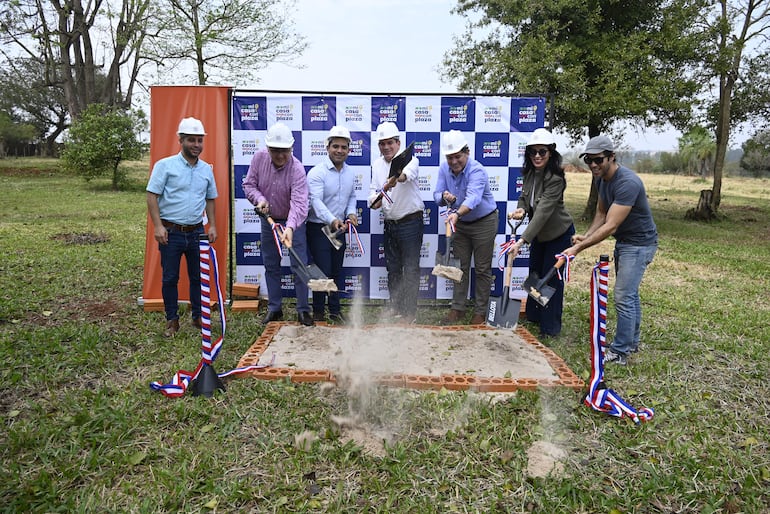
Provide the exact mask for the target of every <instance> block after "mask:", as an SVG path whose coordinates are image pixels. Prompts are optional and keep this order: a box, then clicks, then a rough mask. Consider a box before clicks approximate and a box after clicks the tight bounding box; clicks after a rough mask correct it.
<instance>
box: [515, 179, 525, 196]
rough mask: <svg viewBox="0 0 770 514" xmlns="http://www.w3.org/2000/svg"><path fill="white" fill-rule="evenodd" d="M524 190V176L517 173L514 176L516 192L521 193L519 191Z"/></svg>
mask: <svg viewBox="0 0 770 514" xmlns="http://www.w3.org/2000/svg"><path fill="white" fill-rule="evenodd" d="M523 190H524V177H522V176H521V175H519V176H518V177H516V192H517V193H519V194H521V192H522V191H523Z"/></svg>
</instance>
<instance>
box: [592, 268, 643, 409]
mask: <svg viewBox="0 0 770 514" xmlns="http://www.w3.org/2000/svg"><path fill="white" fill-rule="evenodd" d="M609 269H610V265H609V262H607V261H600V262H598V263H597V264H596V265H595V266H594V268H593V272H592V275H591V378H590V380H589V383H588V394H587V395H586V397H585V399H584V400H583V403H585V404H586V405H588V406H589V407H591V408H592V409H594V410H595V411H598V412H604V413H607V414H609V415H610V416H615V417H617V418H622V417H623V416H627V417H629V418H631V419H632V420H633V421H634V423H637V424H639V423H641V422H643V421H649V420H651V419H652V417H653V416H654V415H655V413H654V411H653V410H652V409H651V408H649V407H644V408H642V409H639V410H636V409H634V408H633V407H632V406H631V405H629V404H628V403H627V402H626V401H625V400H623V398H621V397H620V396H619V395H618V394H617V393H616V392H615V391H613V390H612V389H609V388H608V387H607V385H606V383H605V382H604V351H605V346H606V343H607V340H606V334H607V291H608V290H609V287H608V285H609V278H608V277H609Z"/></svg>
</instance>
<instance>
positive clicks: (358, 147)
mask: <svg viewBox="0 0 770 514" xmlns="http://www.w3.org/2000/svg"><path fill="white" fill-rule="evenodd" d="M363 156H364V140H363V139H360V138H359V139H356V138H353V139H351V140H350V153H349V154H348V159H350V158H351V157H352V158H357V157H358V158H360V157H363Z"/></svg>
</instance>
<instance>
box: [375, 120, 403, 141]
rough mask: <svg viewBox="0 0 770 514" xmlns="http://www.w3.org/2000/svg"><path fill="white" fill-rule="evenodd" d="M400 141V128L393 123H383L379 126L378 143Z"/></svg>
mask: <svg viewBox="0 0 770 514" xmlns="http://www.w3.org/2000/svg"><path fill="white" fill-rule="evenodd" d="M394 137H395V138H396V139H398V137H399V133H398V127H397V126H396V124H395V123H393V122H392V121H383V122H382V123H380V124H379V125H377V141H384V140H385V139H392V138H394Z"/></svg>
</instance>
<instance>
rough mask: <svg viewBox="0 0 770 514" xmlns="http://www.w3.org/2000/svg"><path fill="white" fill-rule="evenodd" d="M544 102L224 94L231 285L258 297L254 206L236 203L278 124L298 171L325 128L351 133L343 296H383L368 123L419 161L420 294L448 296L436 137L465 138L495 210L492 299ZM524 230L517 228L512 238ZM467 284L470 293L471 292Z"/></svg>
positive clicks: (515, 287)
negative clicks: (438, 266)
mask: <svg viewBox="0 0 770 514" xmlns="http://www.w3.org/2000/svg"><path fill="white" fill-rule="evenodd" d="M545 108H546V99H545V97H526V98H523V97H515V98H514V97H508V96H478V95H468V96H462V95H364V94H345V95H336V94H323V93H314V94H310V93H308V94H287V93H263V92H260V93H257V92H249V91H238V90H236V91H234V93H233V97H232V120H233V121H232V145H233V163H234V177H233V181H234V185H235V187H234V208H233V213H234V217H235V220H234V223H235V224H234V227H235V234H236V235H235V244H236V256H235V265H236V272H235V275H236V276H235V280H236V281H237V282H246V283H258V284H260V289H261V290H262V291H267V289H266V284H265V280H264V267H263V265H262V253H261V245H262V242H261V241H260V239H261V237H260V225H259V223H260V221H259V218H258V217H257V216H256V215H255V214H254V209H253V206H252V205H251V204H250V203H249V202H248V200H246V199H245V196H244V194H243V188H242V182H243V179H244V177H245V176H246V172H247V171H248V169H249V163H250V162H251V158H252V156H253V155H254V153H255V152H256V151H257V150H260V149H262V148H264V146H265V136H266V134H267V129H268V127H270V126H272V125H273V124H274V123H276V122H279V121H280V122H282V123H284V124H286V125H287V126H288V127H289V128H291V130H292V132H293V133H294V139H295V142H294V149H293V150H294V156H295V157H297V158H298V159H299V160H300V161H302V164H303V165H304V166H305V170H306V171H309V170H310V168H312V167H313V166H315V165H316V164H318V163H319V162H320V161H321V160H322V159H323V157H324V156H325V155H326V148H325V146H324V145H325V139H326V134H327V132H328V130H329V129H330V128H331V127H332V126H334V125H342V126H344V127H346V128H347V129H348V130H350V133H351V136H352V141H351V151H350V155H349V157H348V161H347V162H348V165H350V166H351V167H352V168H353V172H354V173H355V175H356V185H355V189H356V196H357V199H358V211H359V220H361V222H362V223H361V226H359V228H358V231H359V237H360V238H361V242H362V243H363V245H364V249H365V252H364V253H363V254H361V252H360V251H359V250H358V247H357V246H356V245H353V246H354V248H351V245H348V251H347V253H346V255H345V267H344V269H343V273H344V276H345V279H344V281H345V289H346V292H347V293H348V295H349V296H351V297H352V296H354V295H361V296H363V297H365V298H373V299H385V298H388V290H387V286H386V284H387V280H386V275H387V273H386V271H385V262H384V260H383V256H382V254H383V252H382V232H383V220H382V214H381V211H380V210H379V209H378V210H370V209H369V208H368V207H367V204H366V198H367V197H368V196H369V182H370V180H371V164H372V162H374V161H375V160H376V159H377V158H379V149H378V148H377V144H376V142H373V137H372V136H373V134H374V131H375V129H376V128H377V125H379V124H380V123H382V122H383V121H392V122H394V123H395V124H396V125H397V126H398V128H399V130H400V131H401V134H402V138H404V139H402V140H403V141H404V143H403V144H405V145H408V144H410V143H412V142H414V143H415V146H414V155H415V156H416V157H417V158H418V159H419V161H420V179H419V187H420V191H421V193H422V198H423V200H424V201H425V216H424V223H425V232H424V236H423V248H422V252H421V257H420V266H421V268H422V273H421V277H420V298H422V299H449V298H451V297H452V288H453V285H454V282H452V281H448V280H445V279H443V278H441V277H436V276H433V275H431V270H432V269H433V265H434V264H435V255H436V252H437V251H438V250H439V249H440V248H439V240H441V242H442V248H441V249H442V251H443V239H444V236H443V235H442V236H439V232H440V233H441V234H443V232H444V230H443V225H442V226H441V229H440V230H439V226H440V216H439V210H438V208H437V206H436V204H435V203H434V202H433V194H432V193H433V189H434V188H435V186H436V182H437V180H438V169H439V166H440V164H441V162H442V160H443V156H442V155H441V152H440V148H441V139H442V138H443V137H444V136H445V134H446V133H447V132H448V131H450V130H455V129H456V130H460V131H462V132H464V133H465V136H466V139H467V140H468V142H469V147H470V150H471V155H472V156H474V158H475V159H476V160H478V161H479V162H480V163H482V164H483V165H484V167H485V168H486V170H487V173H488V175H489V184H490V188H491V189H492V192H493V194H494V195H495V199H496V201H497V203H498V208H499V210H500V224H499V229H498V236H497V240H496V244H495V255H494V256H493V267H494V269H495V274H496V276H495V283H494V290H493V292H492V294H493V295H496V296H499V295H500V294H501V292H502V286H503V284H502V281H503V273H502V271H500V270H499V269H498V268H497V267H496V266H494V265H495V264H496V263H497V262H498V260H497V257H498V252H499V250H500V245H501V244H502V243H504V242H505V241H506V239H507V238H508V237H509V236H510V234H507V229H508V225H507V223H506V221H505V219H506V215H507V213H508V212H509V211H511V210H513V209H514V208H515V206H516V201H517V200H518V198H519V194H520V193H521V187H522V179H521V167H522V163H523V161H524V149H525V146H526V142H527V141H528V140H529V137H530V135H531V133H532V132H533V131H534V130H535V129H537V128H541V127H543V125H544V122H545V110H546V109H545ZM524 228H525V226H524V225H522V226H521V227H520V228H519V234H521V233H522V232H523V231H524ZM528 257H529V254H528V251H527V249H526V248H525V249H524V251H523V252H522V253H521V254H520V255H519V257H517V258H516V261H515V262H514V269H513V273H512V275H513V276H512V279H511V297H512V298H518V299H521V298H524V297H526V293H525V292H524V291H523V290H522V289H521V285H522V283H523V282H524V279H525V278H526V276H527V272H528V264H529V262H528ZM283 265H284V272H285V274H286V277H285V280H284V281H283V282H282V283H283V287H284V289H285V293H286V294H285V296H291V295H293V293H294V284H293V279H292V278H291V274H290V271H289V258H288V256H284V262H283ZM472 282H473V281H471V285H470V291H469V293H471V292H472V291H473V283H472Z"/></svg>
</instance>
